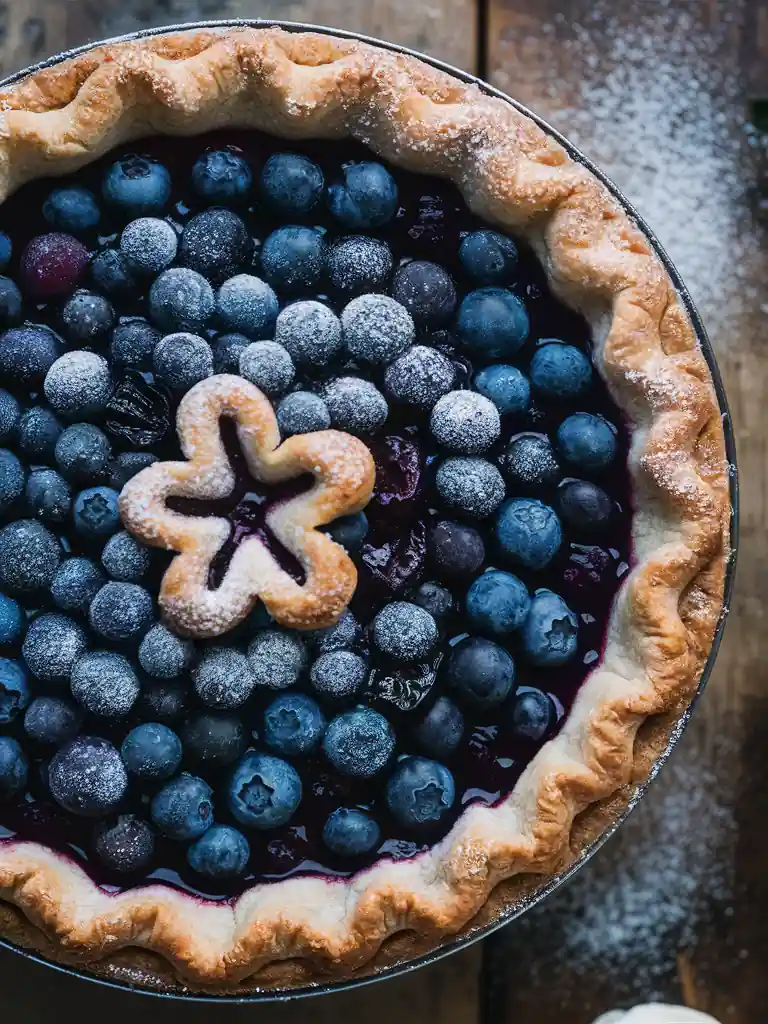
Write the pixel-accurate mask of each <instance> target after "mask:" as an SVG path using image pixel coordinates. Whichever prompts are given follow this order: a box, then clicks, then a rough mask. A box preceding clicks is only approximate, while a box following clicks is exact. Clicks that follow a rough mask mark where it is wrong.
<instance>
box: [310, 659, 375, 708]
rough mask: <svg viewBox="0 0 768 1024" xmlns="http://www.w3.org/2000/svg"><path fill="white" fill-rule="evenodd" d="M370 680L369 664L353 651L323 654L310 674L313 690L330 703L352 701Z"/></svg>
mask: <svg viewBox="0 0 768 1024" xmlns="http://www.w3.org/2000/svg"><path fill="white" fill-rule="evenodd" d="M367 678H368V663H367V662H366V660H365V658H362V657H361V656H360V655H359V654H354V653H353V652H352V651H329V652H328V653H327V654H321V655H320V657H319V658H318V659H317V661H316V662H315V663H314V664H313V666H312V669H311V671H310V673H309V680H310V682H311V684H312V689H313V690H314V691H315V693H317V694H318V695H319V696H320V697H322V698H324V699H325V700H330V701H346V700H351V699H352V698H353V697H355V696H356V694H358V693H359V692H360V689H361V688H362V685H363V683H364V682H365V680H366V679H367Z"/></svg>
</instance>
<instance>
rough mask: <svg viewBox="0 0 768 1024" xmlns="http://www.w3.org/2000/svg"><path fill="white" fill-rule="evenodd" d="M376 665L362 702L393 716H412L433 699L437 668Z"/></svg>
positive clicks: (422, 665)
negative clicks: (429, 698) (427, 701)
mask: <svg viewBox="0 0 768 1024" xmlns="http://www.w3.org/2000/svg"><path fill="white" fill-rule="evenodd" d="M437 664H439V659H436V660H435V663H434V664H430V663H427V662H422V663H418V664H414V663H410V664H407V665H397V666H393V665H392V664H389V665H377V666H376V667H375V668H374V669H373V671H372V672H371V674H370V676H369V677H368V681H367V682H366V684H365V689H364V691H363V698H364V700H365V701H366V703H369V704H372V705H374V706H375V707H376V708H378V709H379V710H380V711H382V712H383V713H385V714H387V715H390V716H397V715H400V714H410V713H411V712H413V711H415V710H416V708H418V707H420V706H421V705H422V704H423V703H424V702H425V701H426V700H427V698H428V697H429V696H430V695H431V693H432V691H433V689H434V687H435V682H436V680H437V670H436V665H437Z"/></svg>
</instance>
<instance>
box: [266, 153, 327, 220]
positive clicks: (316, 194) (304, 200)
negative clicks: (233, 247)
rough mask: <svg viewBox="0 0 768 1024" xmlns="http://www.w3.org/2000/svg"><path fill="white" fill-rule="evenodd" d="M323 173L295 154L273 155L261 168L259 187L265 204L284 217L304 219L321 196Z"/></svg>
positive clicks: (307, 160)
mask: <svg viewBox="0 0 768 1024" xmlns="http://www.w3.org/2000/svg"><path fill="white" fill-rule="evenodd" d="M324 185H325V181H324V179H323V172H322V171H321V170H320V168H319V167H318V166H317V164H316V163H314V161H312V160H309V159H308V158H307V157H305V156H301V155H300V154H298V153H275V154H273V156H271V157H270V158H269V160H267V162H266V163H265V164H264V169H263V170H262V172H261V178H260V180H259V187H260V190H261V195H262V198H263V199H264V201H265V202H266V203H267V204H268V205H269V206H271V207H272V209H273V210H275V211H276V212H277V213H279V214H280V215H281V216H283V217H286V218H287V217H298V218H301V217H304V216H306V214H308V213H309V212H310V210H312V209H313V208H314V207H315V206H317V204H318V202H319V200H320V197H321V196H322V194H323V187H324Z"/></svg>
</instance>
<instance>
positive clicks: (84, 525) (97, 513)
mask: <svg viewBox="0 0 768 1024" xmlns="http://www.w3.org/2000/svg"><path fill="white" fill-rule="evenodd" d="M117 499H118V493H117V491H113V490H112V488H111V487H104V486H102V485H99V486H98V487H86V488H85V490H83V491H80V492H79V494H77V495H75V503H74V506H73V510H72V521H73V523H74V527H75V530H76V532H77V533H79V534H80V536H81V537H84V538H85V539H86V540H103V539H104V538H106V537H109V536H110V534H113V533H114V532H115V531H116V530H117V529H118V527H119V526H120V509H119V507H118V504H117Z"/></svg>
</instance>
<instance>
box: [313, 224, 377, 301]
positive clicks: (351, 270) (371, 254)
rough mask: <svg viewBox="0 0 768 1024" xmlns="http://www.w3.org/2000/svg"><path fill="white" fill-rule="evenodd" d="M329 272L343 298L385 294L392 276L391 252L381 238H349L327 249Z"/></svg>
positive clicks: (340, 240)
mask: <svg viewBox="0 0 768 1024" xmlns="http://www.w3.org/2000/svg"><path fill="white" fill-rule="evenodd" d="M327 270H328V277H329V280H330V283H331V287H332V288H333V290H334V292H335V293H336V294H337V295H339V296H340V297H342V298H346V299H353V298H355V296H357V295H363V294H364V293H366V292H383V291H385V290H386V284H387V281H388V280H389V276H390V274H391V273H392V253H391V251H390V248H389V246H388V245H387V243H386V242H382V241H381V240H380V239H378V238H369V237H368V236H366V235H347V237H346V238H340V239H338V241H336V242H334V243H333V245H332V246H331V248H330V249H329V250H328V261H327Z"/></svg>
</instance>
